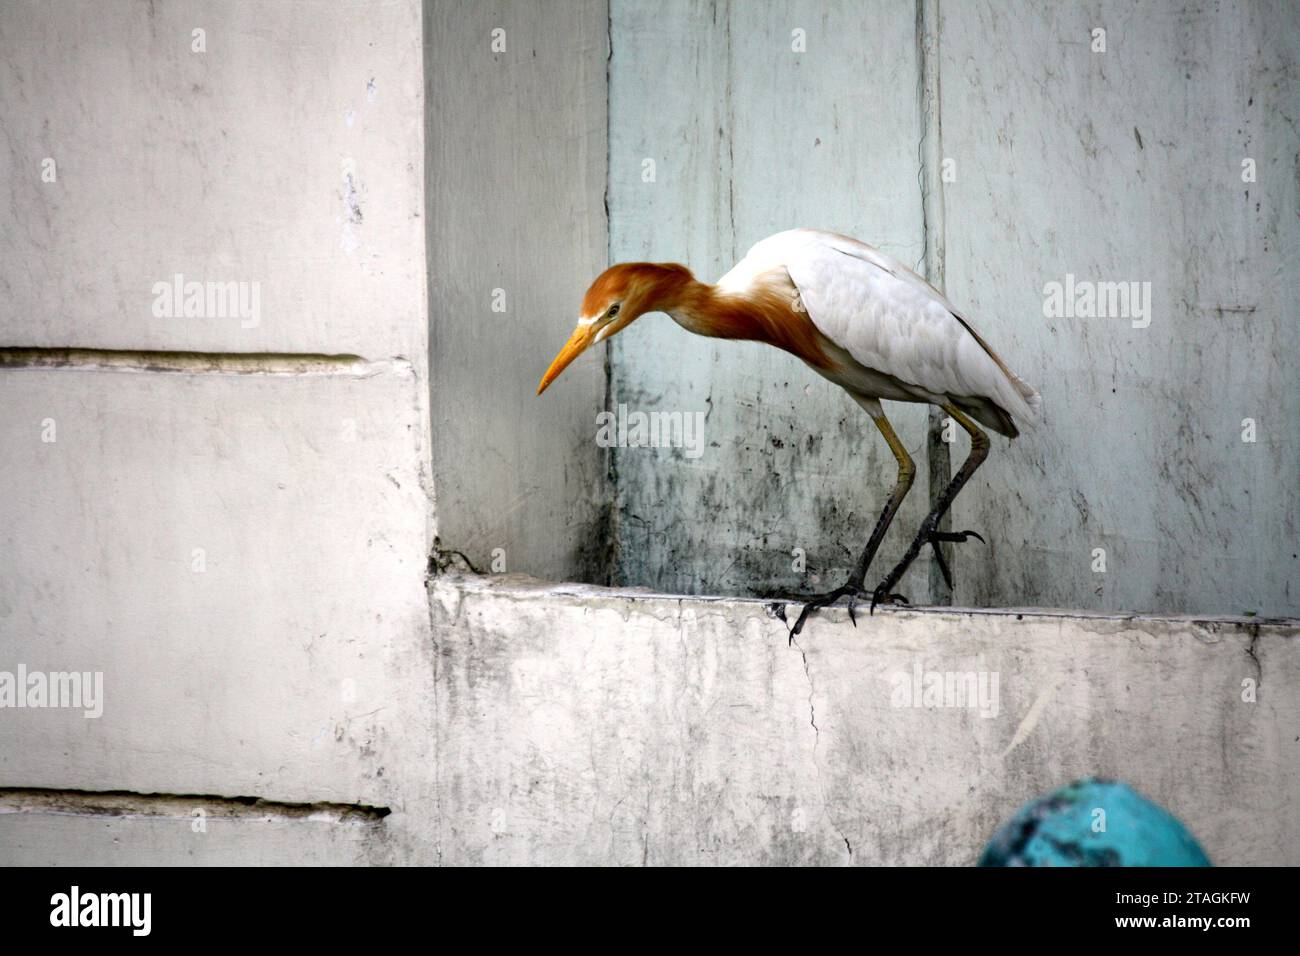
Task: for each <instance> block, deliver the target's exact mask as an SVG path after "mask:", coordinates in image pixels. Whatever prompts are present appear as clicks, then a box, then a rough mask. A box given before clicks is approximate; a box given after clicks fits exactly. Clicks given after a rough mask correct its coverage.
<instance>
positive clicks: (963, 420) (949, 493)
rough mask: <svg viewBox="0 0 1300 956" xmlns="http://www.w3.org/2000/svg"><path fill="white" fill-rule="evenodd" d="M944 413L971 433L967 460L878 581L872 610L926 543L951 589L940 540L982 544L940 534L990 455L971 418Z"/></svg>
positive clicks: (948, 408)
mask: <svg viewBox="0 0 1300 956" xmlns="http://www.w3.org/2000/svg"><path fill="white" fill-rule="evenodd" d="M942 407H943V410H944V411H945V412H947V413H948V414H949V415H951V416H952V418H953V421H955V422H957V424H959V425H961V427H962V428H964V429H966V431H967V432H968V433H969V434H970V454H969V455H967V456H966V461H965V462H963V463H962V466H961V468H960V469H959V470H958V472H957V474H956V475H954V476H953V479H952V481H950V482H948V487H946V488H944V489H943V494H941V495H939V500H938V501H937V502H935V505H934V508H933V509H932V510H931V511H930V513H929V514H928V515H926V516H925V520H924V521H923V522H921V530H920V531H919V532H917V535H916V538H915V539H914V540H913V541H912V543H911V545H910V546H909V547H908V549H907V553H906V554H904V555H903V559H902V560H901V561H899V562H898V564H896V565H895V566H894V570H892V571H890V572H889V574H888V576H887V577H886V578H885V579H884V580H883V581H881V582H880V584H879V586H877V588H876V590H875V592H874V593H873V594H872V596H871V609H872V610H873V611H874V610H875V608H876V605H877V604H878V603H879V602H881V601H884V600H887V599H890V598H892V597H893V595H891V594H890V592H891V591H892V590H893V589H894V587H895V586H896V585H897V584H898V581H899V578H901V577H902V576H903V573H904V572H905V571H907V569H908V568H909V567H911V565H912V562H913V561H915V560H916V556H917V555H918V554H920V553H921V549H922V548H923V547H925V546H926V545H927V544H930V545H933V546H934V553H935V555H936V557H937V558H938V561H939V570H940V571H942V572H943V576H944V579H945V580H946V581H947V582H948V585H949V587H951V586H952V573H951V572H950V571H949V570H948V564H947V562H946V561H944V559H943V555H942V553H941V552H940V550H939V542H941V541H966V540H968V539H970V538H976V539H978V540H979V541H983V540H984V539H983V538H981V537H980V536H979V535H978V534H976V533H975V532H974V531H939V530H937V529H938V527H939V520H940V519H941V518H942V517H943V516H944V514H945V513H946V512H947V511H948V508H949V507H950V506H951V505H952V502H953V499H954V498H956V497H957V492H959V491H961V489H962V486H963V485H965V484H966V482H967V481H969V480H970V476H971V475H973V474H975V469H976V468H978V467H979V466H980V465H981V464H983V463H984V459H985V458H987V457H988V454H989V436H988V435H986V434H984V432H983V431H982V430H981V429H980V427H979V426H978V425H976V424H975V423H974V422H973V421H971V419H970V418H968V417H967V416H966V415H965V414H963V413H962V412H961V411H960V410H959V409H958V408H957V407H956V406H954V405H944V406H942Z"/></svg>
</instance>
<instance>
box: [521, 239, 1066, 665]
mask: <svg viewBox="0 0 1300 956" xmlns="http://www.w3.org/2000/svg"><path fill="white" fill-rule="evenodd" d="M655 311H659V312H667V313H668V314H669V315H670V316H671V317H672V318H673V320H674V321H676V322H677V324H678V325H680V326H682V327H683V328H684V329H686V330H687V331H690V332H694V333H696V334H697V335H706V336H710V337H713V338H730V339H747V340H752V341H759V342H766V343H768V344H769V345H774V346H776V347H777V348H781V349H784V350H785V351H787V352H790V353H792V354H794V355H796V356H798V357H799V358H800V359H802V360H803V361H804V362H806V363H807V364H808V365H809V367H811V368H812V369H813V370H814V371H815V372H817V373H818V374H819V375H821V376H823V377H825V378H827V379H829V380H830V381H832V382H834V383H835V384H836V385H838V386H840V387H841V388H842V389H844V390H845V391H846V392H848V393H849V395H850V396H852V398H853V400H854V401H856V402H857V403H858V404H859V405H860V406H861V407H862V408H863V410H865V411H866V413H867V414H868V415H869V416H871V420H872V421H873V422H875V423H876V427H877V428H879V429H880V432H881V434H882V435H883V436H884V438H885V441H886V442H888V444H889V447H890V449H891V450H892V451H893V453H894V457H895V458H897V460H898V481H897V483H896V484H895V486H894V490H893V493H892V494H891V495H890V496H889V501H888V502H887V503H886V505H885V509H884V511H883V512H882V513H881V515H880V519H879V520H878V521H877V522H876V526H875V529H874V530H873V531H872V532H871V537H870V538H869V539H868V541H867V545H866V547H865V548H864V549H863V551H862V555H861V557H860V558H859V559H858V562H857V564H856V566H855V567H854V570H853V572H852V574H851V575H850V577H849V580H848V582H847V583H846V584H845V585H844V586H843V587H840V588H837V589H836V590H834V591H831V592H828V593H827V594H823V595H816V596H814V597H812V598H810V599H809V600H808V601H807V603H806V604H805V606H804V608H803V611H802V613H801V614H800V615H799V620H798V621H797V623H796V624H795V626H794V628H793V629H792V631H791V637H792V639H793V636H794V635H796V634H798V633H799V631H800V630H801V629H802V628H803V624H804V621H805V620H806V619H807V617H808V615H809V614H810V613H811V612H812V611H814V610H815V609H817V608H819V607H825V606H827V605H829V604H833V603H834V602H835V601H837V600H839V599H840V598H842V597H848V598H849V614H850V616H852V614H853V602H854V600H855V599H856V598H857V597H865V596H867V595H868V594H870V596H871V606H872V609H873V610H874V608H875V606H876V604H877V603H878V602H880V601H882V600H895V599H898V600H902V598H901V597H900V596H899V595H895V594H892V593H891V592H892V590H893V588H894V586H895V585H896V584H897V583H898V581H899V579H900V578H901V577H902V575H903V573H904V572H905V571H906V570H907V568H908V567H910V566H911V564H912V562H913V561H914V560H915V559H916V556H917V554H919V553H920V550H921V548H922V547H924V546H925V545H926V544H932V545H934V546H935V554H936V557H937V559H938V561H939V566H940V569H941V570H942V571H943V574H944V577H945V578H946V579H947V580H948V581H949V583H950V584H951V580H952V579H951V574H950V572H949V569H948V566H947V564H946V563H945V562H944V560H943V556H942V553H941V552H940V551H939V548H938V544H939V542H941V541H965V540H967V539H968V538H969V537H975V538H979V540H981V541H983V540H984V539H983V538H980V536H979V535H977V534H975V533H974V532H969V531H962V532H956V533H948V532H941V531H939V530H938V525H939V521H940V519H941V518H942V517H943V515H944V514H945V513H946V512H947V510H948V508H949V506H950V505H951V504H952V500H953V498H954V497H956V495H957V492H959V491H960V490H961V488H962V486H963V485H965V484H966V482H967V481H968V480H969V479H970V476H971V475H972V474H973V473H974V471H975V469H976V468H978V467H979V466H980V464H981V463H982V462H983V461H984V459H985V457H986V456H987V455H988V449H989V440H988V436H987V435H986V434H985V433H984V432H983V430H981V429H980V427H979V425H977V424H976V422H978V423H980V424H983V425H985V426H986V427H988V428H991V429H992V430H993V431H996V432H998V433H1000V434H1002V435H1005V436H1007V437H1008V438H1015V437H1016V436H1017V435H1018V434H1019V430H1018V428H1017V423H1020V424H1022V425H1029V424H1031V423H1032V422H1033V421H1034V419H1035V418H1036V416H1037V411H1038V408H1039V405H1040V398H1039V395H1038V393H1037V392H1036V391H1035V390H1034V389H1033V388H1032V387H1030V386H1029V385H1028V384H1027V383H1026V382H1025V381H1024V380H1022V379H1021V378H1020V377H1019V376H1017V375H1016V374H1015V373H1014V372H1012V371H1011V369H1010V368H1008V367H1007V364H1006V363H1005V362H1004V361H1003V360H1002V359H1001V358H999V357H998V355H997V353H995V352H994V351H993V349H992V348H990V347H989V345H988V343H987V342H986V341H985V340H984V339H983V338H982V337H981V336H980V335H979V333H978V332H976V331H975V329H974V328H973V327H972V326H971V323H970V321H969V320H968V319H967V318H966V316H964V315H963V314H962V313H961V312H960V311H958V310H957V309H956V308H955V307H954V306H953V304H952V303H951V302H949V301H948V299H947V298H945V297H944V295H943V294H942V293H940V292H939V291H938V290H937V289H935V288H934V287H933V286H931V285H930V284H929V283H928V282H926V281H925V280H924V279H922V278H921V277H920V276H919V275H917V274H916V273H915V272H913V271H912V270H911V269H909V268H907V266H905V265H903V264H902V263H901V262H899V261H898V260H896V259H894V258H893V257H891V256H888V255H885V254H884V253H882V252H880V251H879V250H877V249H873V248H872V247H871V246H869V245H867V244H866V243H863V242H859V241H858V240H856V239H850V238H848V237H847V236H840V235H836V234H835V233H831V232H823V231H821V230H817V229H792V230H789V231H787V232H780V233H777V234H776V235H774V236H769V237H768V238H766V239H764V240H762V241H761V242H759V243H757V244H756V245H754V246H753V248H751V249H750V250H749V252H748V253H747V254H746V255H745V257H744V258H743V259H742V260H741V261H740V262H738V263H737V264H736V266H735V267H734V268H733V269H732V270H731V271H730V272H728V273H727V274H726V275H724V276H723V277H722V278H721V279H719V280H718V282H717V284H716V285H708V284H706V283H703V282H699V281H697V280H696V279H695V277H694V276H693V275H692V274H691V272H690V270H689V269H687V268H686V267H685V266H680V265H677V264H675V263H649V262H633V263H622V264H619V265H615V266H611V267H610V268H609V269H607V270H606V271H605V272H603V273H602V274H601V275H600V276H599V277H598V278H597V279H596V281H595V282H593V283H592V285H591V287H590V288H589V289H588V290H587V295H586V297H585V299H584V300H583V305H582V313H581V315H580V317H579V320H578V326H577V328H576V329H574V331H573V334H572V335H571V336H570V337H569V341H568V342H567V343H565V345H564V347H563V348H562V349H561V350H560V353H559V354H558V355H557V356H556V357H555V361H554V362H552V363H551V366H550V368H549V369H547V371H546V374H545V375H544V376H543V377H542V380H541V383H540V384H539V386H538V388H537V392H538V394H539V395H540V394H541V393H542V392H543V391H544V390H545V389H546V387H547V386H548V385H550V383H551V382H552V381H553V380H554V379H555V378H556V377H557V376H558V375H559V374H560V373H561V372H562V371H563V370H564V369H565V367H566V366H567V365H568V364H569V363H570V362H572V361H573V360H574V359H575V358H576V357H577V356H578V355H579V354H581V353H582V352H583V351H584V350H585V349H586V348H588V347H589V346H590V345H592V344H593V343H595V342H600V341H602V340H604V339H606V338H608V337H609V336H611V335H614V334H615V333H617V332H619V331H621V330H622V329H624V328H626V327H627V326H628V325H629V324H630V323H631V322H633V321H634V320H635V319H636V318H638V317H639V316H641V315H644V314H645V313H646V312H655ZM881 399H887V400H890V401H898V402H921V403H928V404H931V405H938V406H939V407H940V408H942V409H943V410H944V411H946V412H947V413H948V414H949V415H950V416H951V417H952V418H953V420H954V421H956V422H957V423H958V424H959V425H961V426H962V428H964V429H965V430H966V431H967V432H968V433H969V434H970V436H971V452H970V455H969V456H968V457H967V459H966V461H965V462H964V463H963V465H962V467H961V468H960V469H959V470H958V472H957V474H956V475H955V476H954V477H953V478H952V480H951V481H950V482H949V484H948V486H947V487H946V488H945V489H944V491H943V493H942V494H941V495H940V496H939V499H938V501H937V502H936V503H935V505H934V508H933V509H932V510H931V511H930V513H929V514H928V515H927V516H926V518H925V520H924V521H923V522H922V523H921V528H920V531H919V532H918V533H917V535H916V538H915V539H914V540H913V541H912V544H911V546H910V547H909V548H908V549H907V552H906V553H905V554H904V556H903V559H902V560H901V561H900V562H899V563H898V565H897V566H896V567H895V568H894V569H893V570H892V571H890V572H889V574H888V575H887V576H886V577H885V578H884V580H882V581H881V583H880V584H879V585H877V587H876V588H874V589H873V590H872V591H871V592H868V591H866V590H865V588H864V583H865V580H866V574H867V570H868V568H869V567H870V564H871V561H872V559H873V558H874V557H875V554H876V551H877V549H878V548H879V547H880V542H881V540H882V539H883V538H884V536H885V531H886V530H887V529H888V528H889V524H890V522H891V521H892V520H893V518H894V515H895V513H896V512H897V511H898V508H899V506H900V505H901V504H902V502H903V499H904V497H906V495H907V492H908V490H909V489H910V488H911V486H912V481H913V478H914V477H915V474H916V466H915V464H913V462H912V459H911V457H910V456H909V455H908V453H907V450H906V449H905V448H904V447H903V444H902V442H901V441H900V440H899V438H898V435H897V434H895V432H894V429H893V426H891V425H890V423H889V419H888V418H886V417H885V413H884V410H883V409H882V408H881V405H880V400H881ZM854 623H856V619H855V621H854Z"/></svg>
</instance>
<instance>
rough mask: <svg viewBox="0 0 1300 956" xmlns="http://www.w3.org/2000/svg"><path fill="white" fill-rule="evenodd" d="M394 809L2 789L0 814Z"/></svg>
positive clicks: (360, 820) (337, 815)
mask: <svg viewBox="0 0 1300 956" xmlns="http://www.w3.org/2000/svg"><path fill="white" fill-rule="evenodd" d="M198 811H202V813H201V814H200V813H199V812H198ZM390 812H391V811H390V810H389V809H388V807H375V806H369V805H367V804H363V803H284V802H281V801H278V800H263V799H262V798H260V797H222V796H215V795H212V794H171V793H135V792H132V791H129V790H60V789H49V788H42V787H0V817H3V815H5V814H10V813H38V814H40V813H45V814H62V815H71V816H96V817H128V818H138V817H148V818H172V819H192V818H198V817H200V816H202V817H204V818H206V819H218V820H221V819H226V820H230V819H235V820H252V821H263V822H270V823H275V822H282V821H292V820H304V821H307V822H311V823H340V824H346V825H349V826H374V825H376V824H378V823H379V822H380V821H382V820H383V819H384V817H386V816H388V814H389V813H390Z"/></svg>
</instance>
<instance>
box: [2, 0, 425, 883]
mask: <svg viewBox="0 0 1300 956" xmlns="http://www.w3.org/2000/svg"><path fill="white" fill-rule="evenodd" d="M110 7H111V9H110ZM196 28H202V29H204V30H205V31H206V37H205V39H206V52H203V53H198V52H193V51H192V49H191V44H192V31H193V30H194V29H196ZM422 62H423V59H422V52H421V9H420V5H419V3H418V2H416V0H397V2H380V3H361V2H346V3H328V4H327V3H292V4H280V3H251V2H236V3H221V4H216V3H192V2H154V3H143V2H141V3H136V2H132V3H120V4H111V5H107V6H106V5H104V4H99V3H79V2H71V0H58V2H50V3H26V2H16V3H6V4H4V5H3V6H0V133H2V134H3V135H0V143H3V146H2V147H0V181H3V183H4V187H5V188H4V190H3V192H2V193H0V292H2V293H3V294H0V449H3V451H2V452H0V454H2V455H3V459H2V463H0V670H5V671H9V672H13V671H15V670H16V668H17V666H18V665H19V664H23V665H25V666H26V667H27V668H28V669H29V670H41V671H63V670H77V671H90V672H101V673H102V675H103V682H104V683H103V686H104V701H103V715H102V716H101V717H99V718H98V719H86V718H84V717H83V716H82V714H81V712H80V710H69V709H23V710H17V709H10V708H5V709H3V710H0V862H4V863H20V862H40V863H48V862H59V863H76V862H82V863H142V862H168V861H170V862H184V861H187V860H189V861H193V862H281V863H285V862H352V861H357V860H360V859H369V860H373V861H382V860H385V859H391V858H392V856H391V853H390V851H389V850H387V849H385V848H384V847H385V846H387V844H386V842H385V841H386V839H387V837H386V834H391V833H392V832H394V831H397V830H401V829H402V827H403V826H404V824H402V823H399V822H398V821H399V820H402V819H403V818H404V809H405V807H406V806H407V804H408V801H410V800H412V799H414V797H415V796H416V795H418V794H419V793H421V792H422V786H423V785H422V783H421V777H420V775H419V773H418V768H420V767H422V766H423V765H424V763H425V762H426V761H427V760H429V759H431V758H430V757H429V754H430V753H431V751H432V746H433V732H432V726H431V725H432V702H431V680H432V659H431V651H430V647H429V623H428V610H427V602H426V599H425V592H424V586H423V580H424V574H425V567H426V557H427V554H428V546H429V542H430V531H429V529H430V528H431V524H432V514H431V507H430V473H429V465H428V458H429V442H428V439H427V435H428V427H429V426H428V382H427V376H426V372H425V368H426V356H427V333H426V317H427V305H426V299H425V293H424V289H425V256H424V249H425V242H424V225H423V219H422V217H423V215H424V208H423V207H424V190H423V169H422V163H423V130H424V109H423V95H422V86H423V84H422ZM46 157H50V158H52V159H53V160H54V161H55V163H56V169H57V179H56V180H55V181H54V182H44V181H43V180H42V177H41V173H42V160H43V159H45V158H46ZM175 273H182V274H183V275H185V276H186V278H187V279H193V280H200V281H204V280H214V281H234V282H245V283H257V284H258V287H259V289H260V295H261V314H260V321H259V322H258V324H256V325H255V326H248V325H247V324H245V323H241V322H240V321H239V320H238V319H237V318H220V317H203V318H188V319H187V318H161V317H158V316H156V315H155V314H154V312H153V310H152V304H153V301H154V298H155V297H154V293H153V284H154V283H155V282H158V281H169V280H170V279H171V277H172V276H173V275H174V274H175ZM412 768H415V769H412ZM28 790H33V791H36V792H37V793H38V795H39V793H54V794H63V795H64V796H63V797H62V798H61V799H63V800H64V802H65V804H66V808H65V809H63V810H60V811H59V812H53V811H51V810H49V808H48V807H46V808H43V809H39V808H37V809H33V808H32V807H31V806H29V805H28V803H26V802H24V801H25V800H26V799H27V798H26V797H24V796H22V794H24V793H26V792H27V791H28ZM106 790H119V791H127V792H129V793H133V794H137V795H139V796H138V797H136V798H135V799H137V800H138V802H139V808H138V809H139V811H140V812H138V813H136V812H131V813H114V814H109V815H107V816H105V815H98V814H95V813H94V812H92V811H93V807H88V806H83V805H82V804H83V803H84V801H86V800H93V799H94V798H93V792H99V791H106ZM85 791H91V792H92V796H84V795H79V794H82V793H83V792H85ZM150 794H162V795H168V794H171V795H185V794H200V795H208V796H207V797H204V798H202V801H201V802H200V803H199V805H200V806H201V805H202V803H203V802H209V803H211V804H212V805H214V806H215V807H217V808H221V807H225V808H227V809H232V810H233V811H236V812H235V815H234V816H232V817H229V818H224V817H223V818H220V819H216V818H214V819H213V820H212V821H211V825H210V826H209V828H208V829H207V831H206V832H203V833H197V832H195V831H194V830H193V829H192V821H191V820H190V819H188V816H187V814H188V812H189V811H188V806H189V804H184V805H183V806H181V808H180V810H179V811H178V812H179V818H178V816H177V813H172V812H171V811H167V812H161V813H160V812H156V811H158V807H159V800H160V799H165V798H160V797H154V796H149V795H150ZM253 799H261V800H266V801H271V804H270V809H268V810H267V811H266V813H265V815H264V816H265V819H263V818H261V817H259V816H256V815H254V814H251V813H243V812H242V808H244V807H245V806H246V801H248V800H253ZM281 804H291V805H299V804H302V805H306V806H307V807H314V806H317V805H320V804H341V805H351V804H361V805H365V806H374V807H382V808H388V809H391V810H392V811H393V812H392V814H391V815H390V816H388V817H386V818H385V820H384V822H382V823H380V822H378V820H377V818H376V819H375V820H372V821H370V822H371V823H373V824H375V825H374V826H370V827H369V828H363V829H356V828H351V829H349V828H345V827H344V826H343V825H342V824H341V823H336V822H330V820H328V819H324V818H320V819H317V818H310V819H309V818H308V816H306V815H302V814H297V813H296V812H295V811H293V808H292V807H290V808H289V809H287V810H286V809H283V808H282V807H281ZM25 811H32V812H25ZM169 814H170V815H169Z"/></svg>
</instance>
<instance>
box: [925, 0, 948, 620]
mask: <svg viewBox="0 0 1300 956" xmlns="http://www.w3.org/2000/svg"><path fill="white" fill-rule="evenodd" d="M916 46H917V66H918V70H919V73H920V77H919V83H918V86H917V93H918V105H919V107H920V119H921V142H920V145H919V147H918V154H919V155H918V157H917V159H918V161H919V171H918V177H919V179H920V186H921V250H922V256H923V257H924V260H925V277H926V279H927V280H929V282H930V284H931V285H933V286H934V287H935V288H936V289H938V290H939V291H940V292H944V286H945V284H946V278H947V277H946V275H945V255H946V251H947V250H946V249H945V245H944V239H945V237H944V208H943V176H942V174H941V165H942V162H943V127H942V116H941V112H940V99H939V94H940V86H939V0H917V3H916ZM943 420H944V414H943V411H942V410H941V409H939V408H936V407H934V406H933V405H931V406H930V409H929V415H928V419H927V422H928V424H927V428H926V471H927V476H928V479H929V496H930V507H931V508H933V507H934V506H935V505H936V504H937V503H938V500H939V496H940V495H941V494H942V493H943V490H944V488H945V487H947V485H948V482H949V481H950V480H951V477H952V456H951V450H950V447H949V445H948V443H947V442H945V441H944V440H943ZM951 525H952V516H951V514H945V515H944V516H943V519H942V520H941V521H940V524H939V527H940V529H941V530H948V529H949V528H951ZM939 547H940V548H941V549H942V550H943V556H944V558H945V559H946V560H947V562H948V567H949V568H952V569H953V575H954V578H955V577H956V568H955V566H954V560H955V558H954V554H953V551H954V549H953V547H952V545H951V544H941V545H940V546H939ZM929 583H930V601H931V603H933V604H952V590H951V589H950V588H949V587H948V585H947V582H945V581H944V579H943V573H942V572H941V571H940V570H939V564H938V562H937V561H932V562H931V563H930V582H929Z"/></svg>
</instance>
